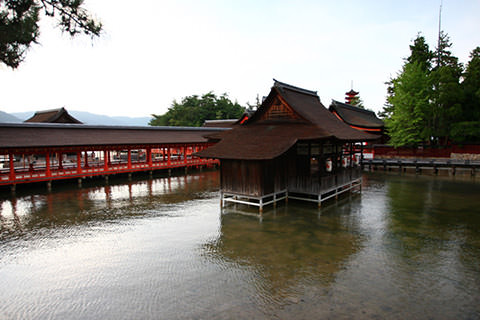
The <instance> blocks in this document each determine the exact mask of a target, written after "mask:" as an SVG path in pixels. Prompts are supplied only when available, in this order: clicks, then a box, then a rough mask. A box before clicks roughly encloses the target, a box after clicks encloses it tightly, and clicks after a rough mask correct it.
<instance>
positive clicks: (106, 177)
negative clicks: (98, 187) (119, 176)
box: [105, 175, 108, 184]
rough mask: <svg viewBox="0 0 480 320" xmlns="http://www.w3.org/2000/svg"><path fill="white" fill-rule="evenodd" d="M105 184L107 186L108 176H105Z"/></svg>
mask: <svg viewBox="0 0 480 320" xmlns="http://www.w3.org/2000/svg"><path fill="white" fill-rule="evenodd" d="M105 183H107V184H108V175H105Z"/></svg>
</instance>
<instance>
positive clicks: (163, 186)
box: [0, 171, 218, 240]
mask: <svg viewBox="0 0 480 320" xmlns="http://www.w3.org/2000/svg"><path fill="white" fill-rule="evenodd" d="M217 190H218V172H216V171H207V172H203V173H193V174H190V175H188V176H173V177H164V178H156V179H145V180H137V181H128V180H126V179H125V180H118V181H115V180H113V179H110V180H109V182H108V183H105V181H103V180H98V182H95V183H90V184H89V185H88V186H87V184H86V183H84V186H83V187H82V188H78V187H76V186H72V185H65V186H61V185H58V186H57V187H56V188H53V191H52V192H46V191H44V190H42V191H41V192H38V191H37V192H35V191H32V193H30V194H28V193H27V194H24V195H17V196H11V197H10V198H7V199H0V240H2V239H4V238H6V237H10V236H14V237H22V236H25V235H27V233H28V232H29V231H33V230H37V229H39V228H56V227H68V226H72V225H78V224H83V223H90V222H95V221H105V220H118V219H125V218H132V217H137V216H142V215H146V214H150V215H155V214H157V213H158V214H161V210H160V209H161V206H163V205H172V204H178V203H182V202H186V201H190V200H193V199H197V198H199V197H200V198H201V197H203V196H204V194H206V193H208V192H216V191H217ZM157 209H158V210H157Z"/></svg>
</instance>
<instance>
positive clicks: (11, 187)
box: [10, 184, 17, 194]
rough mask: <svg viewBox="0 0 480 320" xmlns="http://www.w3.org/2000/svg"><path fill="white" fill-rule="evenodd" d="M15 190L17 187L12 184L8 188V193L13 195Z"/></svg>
mask: <svg viewBox="0 0 480 320" xmlns="http://www.w3.org/2000/svg"><path fill="white" fill-rule="evenodd" d="M16 189H17V185H16V184H12V185H11V186H10V191H11V192H12V193H13V194H14V193H15V190H16Z"/></svg>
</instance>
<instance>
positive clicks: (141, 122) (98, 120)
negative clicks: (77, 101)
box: [0, 109, 151, 126]
mask: <svg viewBox="0 0 480 320" xmlns="http://www.w3.org/2000/svg"><path fill="white" fill-rule="evenodd" d="M67 111H68V113H69V114H71V115H72V116H73V117H74V118H76V119H78V120H80V121H82V122H83V123H84V124H90V125H105V126H148V122H149V121H150V119H151V118H150V117H110V116H105V115H101V114H94V113H90V112H86V111H75V110H68V109H67ZM34 114H35V111H29V112H15V113H12V114H11V115H14V116H16V117H17V118H20V119H21V120H19V121H17V122H23V121H25V120H27V119H28V118H30V117H32V116H33V115H34ZM0 119H1V118H0ZM0 122H1V121H0Z"/></svg>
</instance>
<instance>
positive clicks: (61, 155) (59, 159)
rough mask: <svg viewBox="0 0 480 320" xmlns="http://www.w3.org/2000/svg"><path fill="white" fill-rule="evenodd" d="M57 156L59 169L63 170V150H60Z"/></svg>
mask: <svg viewBox="0 0 480 320" xmlns="http://www.w3.org/2000/svg"><path fill="white" fill-rule="evenodd" d="M57 157H58V170H63V161H62V160H63V159H62V158H63V154H62V153H61V152H58V153H57Z"/></svg>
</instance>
